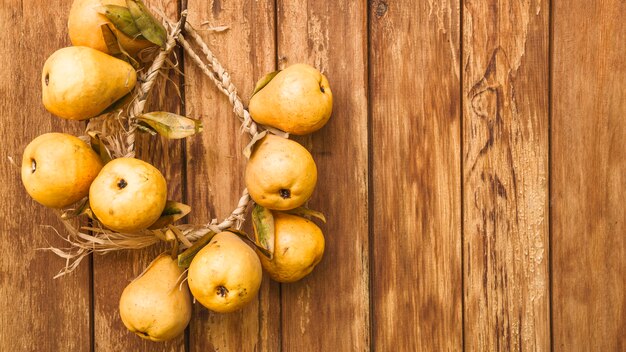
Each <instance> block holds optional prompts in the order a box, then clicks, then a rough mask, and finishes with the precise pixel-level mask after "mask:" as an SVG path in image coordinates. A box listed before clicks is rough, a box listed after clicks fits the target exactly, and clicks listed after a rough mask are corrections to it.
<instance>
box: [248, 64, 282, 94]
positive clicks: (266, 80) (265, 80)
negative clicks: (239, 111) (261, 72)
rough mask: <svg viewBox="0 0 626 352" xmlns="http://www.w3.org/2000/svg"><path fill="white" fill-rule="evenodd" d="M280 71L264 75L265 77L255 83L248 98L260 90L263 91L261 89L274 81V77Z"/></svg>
mask: <svg viewBox="0 0 626 352" xmlns="http://www.w3.org/2000/svg"><path fill="white" fill-rule="evenodd" d="M280 71H281V70H278V71H274V72H270V73H268V74H266V75H265V76H263V77H261V79H260V80H258V81H257V82H256V85H255V86H254V90H253V91H252V95H251V96H250V98H252V97H253V96H254V95H255V94H256V93H258V92H259V91H260V90H261V89H263V87H265V86H266V85H267V84H268V83H270V81H271V80H272V79H274V77H276V75H277V74H278V73H279V72H280Z"/></svg>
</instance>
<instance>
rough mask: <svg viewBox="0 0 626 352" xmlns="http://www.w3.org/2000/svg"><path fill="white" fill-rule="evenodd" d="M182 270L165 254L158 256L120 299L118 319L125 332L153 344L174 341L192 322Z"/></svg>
mask: <svg viewBox="0 0 626 352" xmlns="http://www.w3.org/2000/svg"><path fill="white" fill-rule="evenodd" d="M182 274H183V270H182V269H181V268H179V267H178V264H177V262H176V261H174V260H172V258H171V257H170V256H169V255H167V254H161V255H160V256H158V257H157V258H156V259H155V260H154V261H153V262H152V263H151V264H150V265H149V266H148V268H147V269H146V270H145V272H144V273H143V274H142V275H140V276H139V277H138V278H136V279H135V280H134V281H133V282H131V283H130V284H129V285H128V286H126V288H125V289H124V292H122V296H121V297H120V316H121V318H122V322H124V325H125V326H126V328H128V330H130V331H132V332H134V333H135V334H137V335H138V336H140V337H142V338H144V339H148V340H152V341H165V340H170V339H173V338H175V337H177V336H179V335H180V334H182V333H183V332H184V331H185V327H187V324H189V320H190V319H191V297H190V296H189V288H188V287H187V284H186V283H182V284H181V279H182V276H183V275H182Z"/></svg>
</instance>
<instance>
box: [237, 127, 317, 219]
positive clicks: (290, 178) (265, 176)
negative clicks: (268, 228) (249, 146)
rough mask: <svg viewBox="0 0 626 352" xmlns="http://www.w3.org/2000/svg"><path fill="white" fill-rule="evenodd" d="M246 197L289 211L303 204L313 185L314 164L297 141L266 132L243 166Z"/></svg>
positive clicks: (314, 178) (314, 177) (273, 207)
mask: <svg viewBox="0 0 626 352" xmlns="http://www.w3.org/2000/svg"><path fill="white" fill-rule="evenodd" d="M245 182H246V187H247V188H248V192H249V193H250V197H252V199H253V200H254V201H255V202H256V203H257V204H259V205H260V206H262V207H264V208H268V209H273V210H290V209H294V208H297V207H299V206H301V205H302V204H304V202H306V201H307V200H308V199H309V198H310V197H311V195H312V194H313V190H314V189H315V185H316V184H317V166H316V165H315V161H314V160H313V157H312V156H311V153H309V151H308V150H306V148H304V147H303V146H301V145H300V144H298V142H295V141H292V140H290V139H286V138H281V137H278V136H274V135H271V134H270V135H267V136H266V137H264V138H263V139H262V140H260V141H259V142H258V143H257V144H256V145H255V147H254V150H253V151H252V155H251V156H250V160H248V164H247V165H246V171H245Z"/></svg>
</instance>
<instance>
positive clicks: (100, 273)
mask: <svg viewBox="0 0 626 352" xmlns="http://www.w3.org/2000/svg"><path fill="white" fill-rule="evenodd" d="M146 4H148V5H149V6H154V7H155V8H159V9H161V10H163V11H164V12H165V13H166V14H167V15H168V16H169V18H171V19H176V18H178V3H177V2H176V1H172V2H168V3H167V7H163V2H162V1H157V0H153V1H146ZM170 78H171V79H172V80H173V82H179V80H180V77H179V75H176V74H174V73H173V71H172V72H171V74H170ZM173 82H170V83H168V84H167V86H165V87H166V89H167V90H166V93H165V96H166V98H165V99H164V100H163V102H162V103H159V101H158V100H159V99H158V96H159V95H161V94H162V93H159V92H158V91H157V89H161V88H155V91H153V94H152V97H151V98H150V101H149V104H148V105H147V107H146V111H156V110H159V111H171V112H174V113H180V111H181V99H180V98H179V97H178V95H177V92H176V89H175V88H174V87H173V86H172V85H173V84H174V83H173ZM159 86H160V87H163V85H162V84H160V85H159ZM136 151H137V158H140V159H142V160H147V161H148V162H150V163H151V164H153V165H154V166H156V167H157V168H158V169H159V170H161V172H162V173H163V175H164V176H165V179H166V180H167V186H168V199H173V200H177V201H182V197H183V193H182V183H183V182H184V180H183V179H182V168H183V167H184V164H183V162H182V160H183V159H182V158H183V155H182V153H183V145H182V142H180V141H168V140H166V139H164V138H162V137H158V136H157V137H150V136H147V135H146V134H138V135H137V144H136ZM167 248H168V247H167V246H166V245H165V244H163V245H157V246H155V247H153V248H148V249H142V250H137V251H124V252H120V253H112V254H107V255H105V256H95V257H94V260H93V262H94V264H93V277H94V283H93V287H94V316H95V319H94V325H95V329H94V333H95V335H94V340H95V349H96V350H102V351H155V352H156V351H184V350H185V340H184V337H183V336H181V337H179V338H177V339H174V340H172V341H168V342H164V343H154V342H151V341H147V340H144V339H141V338H140V337H138V336H136V335H135V334H134V333H132V332H130V331H128V330H127V329H126V327H125V326H124V324H123V323H122V320H121V319H120V315H119V299H120V296H121V294H122V291H123V290H124V288H125V287H126V286H127V285H128V284H129V283H130V281H132V280H133V279H134V278H135V277H137V275H139V274H140V273H141V272H143V270H144V269H145V267H146V266H148V264H149V263H150V262H151V261H152V260H153V259H154V258H155V257H156V256H157V255H158V254H159V253H161V252H162V251H164V250H165V249H167Z"/></svg>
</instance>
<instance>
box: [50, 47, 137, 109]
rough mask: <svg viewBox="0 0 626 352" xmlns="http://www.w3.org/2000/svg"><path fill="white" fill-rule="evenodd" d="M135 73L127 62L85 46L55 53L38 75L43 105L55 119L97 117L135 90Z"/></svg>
mask: <svg viewBox="0 0 626 352" xmlns="http://www.w3.org/2000/svg"><path fill="white" fill-rule="evenodd" d="M136 82H137V74H136V72H135V69H134V68H133V67H132V66H131V65H130V64H128V63H127V62H126V61H122V60H120V59H117V58H114V57H113V56H109V55H107V54H104V53H102V52H100V51H98V50H95V49H91V48H88V47H81V46H71V47H67V48H63V49H59V50H57V51H56V52H55V53H54V54H52V55H51V56H50V57H49V58H48V60H47V61H46V63H45V64H44V67H43V72H42V74H41V87H42V100H43V105H44V106H45V107H46V109H48V111H50V112H51V113H53V114H54V115H56V116H59V117H62V118H65V119H70V120H84V119H88V118H91V117H94V116H97V115H98V114H100V113H101V112H102V111H104V110H105V109H106V108H107V107H109V106H110V105H111V104H113V103H114V102H115V101H116V100H118V99H120V98H121V97H123V96H124V95H126V94H128V93H129V92H130V91H132V90H133V88H134V87H135V83H136Z"/></svg>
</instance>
